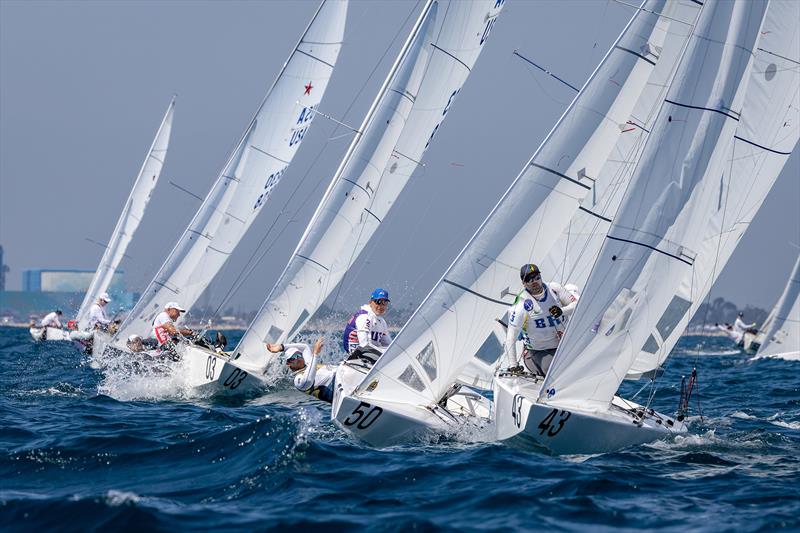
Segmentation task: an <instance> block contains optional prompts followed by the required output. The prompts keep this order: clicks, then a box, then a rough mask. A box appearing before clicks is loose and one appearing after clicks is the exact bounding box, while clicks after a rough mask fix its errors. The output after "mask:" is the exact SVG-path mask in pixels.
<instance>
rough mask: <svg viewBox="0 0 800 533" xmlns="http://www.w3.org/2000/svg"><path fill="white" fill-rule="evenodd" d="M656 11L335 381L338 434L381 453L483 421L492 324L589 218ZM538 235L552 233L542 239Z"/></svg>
mask: <svg viewBox="0 0 800 533" xmlns="http://www.w3.org/2000/svg"><path fill="white" fill-rule="evenodd" d="M663 3H664V2H663V0H662V1H651V2H648V3H647V10H641V11H639V12H638V13H637V14H636V15H634V17H633V18H632V19H631V21H630V22H629V23H628V25H627V26H626V27H625V29H624V30H623V32H622V34H621V35H620V36H619V38H618V39H617V41H616V42H615V43H614V44H613V46H612V47H611V49H610V50H609V52H608V53H607V54H606V56H605V57H604V58H603V61H602V62H601V63H600V65H599V66H598V67H597V69H596V70H595V71H594V73H593V74H592V75H591V76H590V78H589V80H588V81H587V82H586V84H585V85H584V87H583V89H581V91H580V92H579V93H578V95H577V96H576V97H575V99H574V100H573V102H572V104H571V105H570V106H569V108H568V109H567V110H566V111H565V113H564V114H563V115H562V117H561V119H559V121H558V123H557V124H556V125H555V127H554V128H553V130H552V131H551V132H550V134H549V135H548V136H547V138H546V139H545V141H544V142H543V143H542V145H541V146H540V147H539V149H538V150H537V151H536V153H534V155H533V157H532V158H531V160H530V161H529V162H528V163H527V164H526V165H525V167H524V168H523V170H522V172H521V173H520V174H519V176H518V177H517V178H516V179H515V180H514V182H513V183H512V185H511V187H510V188H509V189H508V191H507V192H506V193H505V195H503V197H502V198H501V200H500V202H499V203H498V204H497V205H496V207H495V208H494V209H493V211H492V212H491V214H490V215H489V217H488V218H487V219H486V220H485V221H484V223H483V224H482V226H481V227H480V229H479V230H478V231H477V233H476V234H475V235H474V236H473V238H472V239H471V240H470V241H469V242H468V243H467V245H466V247H465V248H464V250H462V252H461V253H460V254H459V256H458V257H457V258H456V260H455V261H454V262H453V264H452V265H451V266H450V268H449V269H448V270H447V272H446V273H445V274H444V276H443V277H442V279H441V280H440V281H439V282H438V283H437V285H436V286H435V287H434V288H433V290H432V291H431V293H430V294H429V295H428V296H427V297H426V299H425V301H423V303H422V304H421V305H420V307H419V308H418V309H417V311H416V312H415V313H414V315H413V316H412V317H411V319H410V320H409V321H408V323H407V324H406V325H405V326H404V327H403V329H402V330H401V331H400V332H399V333H398V335H397V336H396V337H395V339H394V340H393V342H392V344H391V345H390V346H389V348H388V349H387V350H386V352H385V353H384V354H383V355H382V356H381V358H380V359H378V361H377V363H376V364H375V366H374V367H372V369H371V370H369V372H368V373H366V376H364V373H363V372H362V373H361V375H356V377H357V378H358V379H356V380H353V379H352V377H351V375H352V374H354V372H349V373H348V374H345V373H344V372H342V371H340V372H339V373H337V390H336V392H335V396H334V402H333V410H332V416H333V418H334V420H335V421H336V423H337V424H339V425H340V426H341V427H342V428H344V429H345V430H347V431H350V432H351V433H353V434H354V435H355V436H356V437H358V438H360V439H362V440H364V441H366V442H368V443H370V444H372V445H375V446H385V445H391V444H395V443H397V442H400V441H403V440H407V439H410V438H413V437H414V436H416V435H419V434H420V433H424V432H427V431H429V430H435V431H446V430H447V429H449V428H453V427H458V426H459V425H460V424H461V423H463V420H464V419H465V418H466V419H473V418H476V417H477V418H480V417H483V418H486V417H488V415H489V409H488V405H487V404H488V401H487V400H486V399H485V398H484V397H483V396H480V395H478V394H475V393H474V392H473V391H471V390H470V389H469V388H468V387H471V386H472V387H477V388H481V389H488V388H490V387H491V385H492V376H493V374H494V368H495V362H496V360H497V358H498V357H499V356H500V355H501V351H499V350H497V349H496V345H497V341H496V340H495V333H494V331H493V325H494V324H495V321H494V319H495V317H498V316H501V315H502V314H503V313H504V312H505V311H506V309H507V308H508V306H509V305H511V304H512V303H513V300H514V294H515V292H512V291H511V286H512V284H516V283H518V279H519V278H518V271H519V266H520V265H521V264H524V263H529V262H531V260H532V258H533V257H542V256H544V254H545V253H546V251H547V250H549V249H550V248H551V247H552V246H553V244H554V243H555V241H556V240H557V239H558V238H559V235H560V234H561V231H562V229H564V228H566V226H567V225H568V224H569V221H570V217H571V215H572V214H573V213H575V212H576V211H578V210H579V209H587V210H591V207H592V203H591V199H592V198H593V194H594V187H595V183H596V181H597V179H598V176H599V175H600V173H601V169H602V168H603V166H604V164H605V162H606V160H607V159H608V158H609V155H611V153H612V151H613V150H614V147H615V145H616V144H617V142H618V140H619V138H620V136H621V135H624V134H623V133H622V132H625V131H626V130H627V129H628V128H629V127H631V123H629V121H630V120H632V117H631V112H632V110H633V109H634V105H635V104H636V102H637V100H638V99H639V95H640V94H641V93H642V91H643V89H644V88H645V86H646V84H647V82H648V79H649V78H650V76H651V74H652V72H653V69H654V67H655V66H656V64H657V62H658V60H659V55H660V52H661V50H660V47H661V42H662V40H663V38H664V28H663V25H664V24H665V21H663V20H660V17H659V15H658V13H659V12H660V11H661V8H662V6H663ZM640 126H641V125H640ZM640 126H638V127H637V126H635V125H634V126H632V127H633V128H634V130H636V129H640ZM584 205H585V206H586V207H584ZM544 224H546V225H547V228H548V231H538V228H540V227H541V226H542V225H544ZM340 376H341V378H340ZM340 385H341V387H340Z"/></svg>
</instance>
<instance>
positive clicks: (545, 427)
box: [537, 409, 572, 437]
mask: <svg viewBox="0 0 800 533" xmlns="http://www.w3.org/2000/svg"><path fill="white" fill-rule="evenodd" d="M556 416H558V420H556ZM571 416H572V413H570V412H569V411H559V410H558V409H553V410H552V411H550V413H548V415H547V416H546V417H544V420H542V421H541V422H539V425H538V426H537V427H538V428H539V430H540V431H539V435H544V433H545V431H546V432H547V436H548V437H555V436H556V435H558V433H559V431H561V430H562V429H563V428H564V423H565V422H566V421H567V420H569V417H571Z"/></svg>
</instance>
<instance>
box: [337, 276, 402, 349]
mask: <svg viewBox="0 0 800 533" xmlns="http://www.w3.org/2000/svg"><path fill="white" fill-rule="evenodd" d="M388 307H389V293H388V292H387V291H386V290H384V289H380V288H379V289H375V290H374V291H372V294H371V295H370V298H369V303H368V304H367V305H362V306H361V309H359V310H358V312H356V313H355V314H354V315H353V316H352V317H350V320H349V321H348V322H347V325H346V326H345V328H344V335H343V337H342V348H343V349H344V351H345V352H346V353H348V354H350V355H351V356H356V357H359V356H362V355H364V354H372V357H370V359H373V360H375V359H376V357H375V356H380V355H381V354H382V353H383V352H384V351H385V350H386V347H387V346H389V343H390V342H392V337H391V336H390V335H389V328H388V327H387V326H386V320H384V318H383V315H384V314H386V309H388Z"/></svg>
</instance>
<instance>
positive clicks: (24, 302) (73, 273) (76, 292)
mask: <svg viewBox="0 0 800 533" xmlns="http://www.w3.org/2000/svg"><path fill="white" fill-rule="evenodd" d="M92 277H94V270H68V269H42V268H34V269H27V270H23V271H22V290H21V291H2V292H0V316H3V317H13V319H14V320H15V321H17V322H27V321H28V320H29V319H32V318H35V317H41V316H43V315H44V314H46V313H49V312H50V311H53V310H54V309H61V310H63V311H64V314H65V315H66V316H67V317H68V318H74V316H75V315H76V314H77V312H78V307H80V305H81V302H82V301H83V297H84V296H85V294H86V291H87V290H88V289H89V285H90V284H91V282H92ZM124 279H125V278H124V274H123V272H117V273H115V274H114V277H113V278H112V280H111V286H110V287H109V289H108V293H109V295H110V296H111V303H110V304H109V308H110V311H111V314H114V313H116V312H118V311H120V310H128V309H131V308H132V307H133V304H134V303H135V302H136V300H137V298H138V295H136V294H133V293H129V292H125V289H124V286H125V283H124Z"/></svg>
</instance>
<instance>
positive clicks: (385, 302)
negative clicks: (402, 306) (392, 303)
mask: <svg viewBox="0 0 800 533" xmlns="http://www.w3.org/2000/svg"><path fill="white" fill-rule="evenodd" d="M372 301H373V302H375V303H376V304H377V305H387V304H388V303H389V300H384V299H380V300H372Z"/></svg>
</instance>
